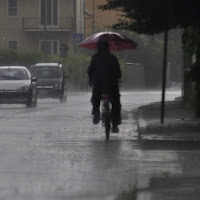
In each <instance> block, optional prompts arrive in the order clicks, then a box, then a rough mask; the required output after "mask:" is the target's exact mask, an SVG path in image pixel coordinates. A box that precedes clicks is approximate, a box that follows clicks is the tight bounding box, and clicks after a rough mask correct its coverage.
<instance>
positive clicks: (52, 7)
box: [40, 0, 58, 26]
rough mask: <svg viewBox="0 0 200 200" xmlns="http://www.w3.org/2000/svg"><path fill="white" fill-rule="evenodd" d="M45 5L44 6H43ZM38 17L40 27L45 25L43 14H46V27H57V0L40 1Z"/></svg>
mask: <svg viewBox="0 0 200 200" xmlns="http://www.w3.org/2000/svg"><path fill="white" fill-rule="evenodd" d="M45 3H46V4H45ZM40 8H41V9H40V16H41V25H44V23H45V12H46V13H47V14H46V25H47V26H57V25H58V0H40Z"/></svg>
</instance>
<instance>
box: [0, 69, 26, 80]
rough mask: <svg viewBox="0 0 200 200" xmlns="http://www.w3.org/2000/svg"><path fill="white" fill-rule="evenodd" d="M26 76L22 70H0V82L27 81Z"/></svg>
mask: <svg viewBox="0 0 200 200" xmlns="http://www.w3.org/2000/svg"><path fill="white" fill-rule="evenodd" d="M27 79H28V75H27V73H26V70H25V69H23V68H0V80H27Z"/></svg>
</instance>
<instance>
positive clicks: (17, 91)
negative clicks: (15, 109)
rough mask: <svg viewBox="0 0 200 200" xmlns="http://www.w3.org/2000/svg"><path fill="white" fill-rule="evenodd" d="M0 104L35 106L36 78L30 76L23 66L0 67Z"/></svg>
mask: <svg viewBox="0 0 200 200" xmlns="http://www.w3.org/2000/svg"><path fill="white" fill-rule="evenodd" d="M0 104H26V106H27V107H36V105H37V89H36V78H32V76H31V73H30V71H29V70H28V69H27V68H26V67H25V66H1V67H0Z"/></svg>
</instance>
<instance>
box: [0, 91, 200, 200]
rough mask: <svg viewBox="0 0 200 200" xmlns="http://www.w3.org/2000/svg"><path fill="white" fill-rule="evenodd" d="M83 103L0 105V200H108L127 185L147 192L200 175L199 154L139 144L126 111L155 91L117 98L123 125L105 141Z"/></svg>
mask: <svg viewBox="0 0 200 200" xmlns="http://www.w3.org/2000/svg"><path fill="white" fill-rule="evenodd" d="M179 95H180V92H171V93H169V94H168V96H167V98H168V99H174V97H177V96H179ZM89 100H90V95H88V94H87V93H76V94H71V95H69V97H68V102H67V103H66V104H60V103H59V102H58V101H57V100H52V99H46V100H39V102H38V107H37V108H36V109H27V108H25V107H24V106H23V105H0V109H1V118H0V199H9V200H14V199H15V200H18V199H20V200H25V199H26V200H27V199H30V200H31V199H34V200H35V199H37V200H46V199H48V200H51V199H52V200H55V199H56V200H59V199H61V200H64V199H65V200H68V199H69V200H86V199H87V200H90V199H91V200H111V199H112V200H113V199H114V197H115V195H116V194H117V193H118V192H119V191H120V190H121V189H123V188H126V187H128V186H129V185H137V187H138V188H145V187H148V185H149V181H150V180H151V178H152V177H158V176H166V174H167V176H175V175H176V176H177V175H182V174H186V175H190V176H197V175H199V170H198V169H199V167H200V162H199V159H198V157H199V155H200V151H198V150H195V151H190V150H184V149H181V150H178V149H176V150H173V149H162V150H160V149H159V148H158V149H152V148H151V149H144V148H141V147H140V145H139V144H138V141H137V127H136V122H135V120H134V116H133V110H134V109H135V108H137V106H139V105H141V104H146V103H149V102H153V101H159V100H160V93H159V92H127V93H125V92H124V93H122V108H123V110H122V116H123V119H122V122H123V123H122V125H121V126H120V133H119V134H111V141H109V142H105V134H104V129H103V127H102V125H101V124H98V125H93V124H92V117H91V105H90V102H89ZM194 160H196V162H195V165H193V164H192V162H193V161H194ZM143 198H144V199H145V200H148V199H149V200H150V199H151V197H150V196H148V195H147V194H146V196H145V197H144V196H142V195H139V196H138V199H143Z"/></svg>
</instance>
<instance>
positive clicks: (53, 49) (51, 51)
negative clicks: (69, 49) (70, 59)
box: [40, 40, 58, 55]
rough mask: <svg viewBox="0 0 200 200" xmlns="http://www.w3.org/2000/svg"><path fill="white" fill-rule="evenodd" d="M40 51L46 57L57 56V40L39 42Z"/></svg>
mask: <svg viewBox="0 0 200 200" xmlns="http://www.w3.org/2000/svg"><path fill="white" fill-rule="evenodd" d="M40 50H41V51H42V52H43V53H45V52H46V54H47V55H56V54H58V41H57V40H47V41H46V42H45V41H40Z"/></svg>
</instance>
